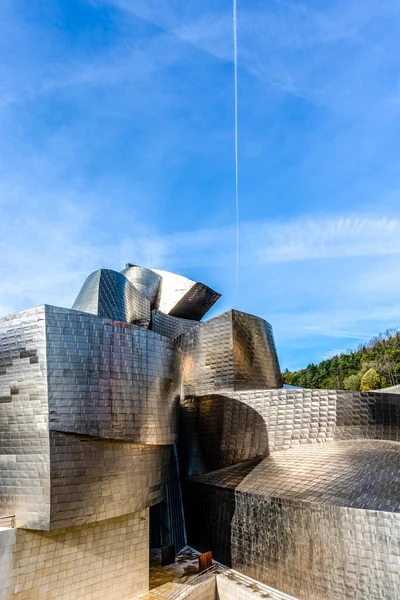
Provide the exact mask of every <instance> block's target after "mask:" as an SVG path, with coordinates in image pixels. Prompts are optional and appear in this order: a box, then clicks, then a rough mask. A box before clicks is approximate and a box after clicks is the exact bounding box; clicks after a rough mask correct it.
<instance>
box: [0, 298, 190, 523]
mask: <svg viewBox="0 0 400 600" xmlns="http://www.w3.org/2000/svg"><path fill="white" fill-rule="evenodd" d="M0 373H1V374H0V397H1V402H0V444H1V453H0V512H1V513H2V514H4V513H7V514H16V521H17V526H18V527H22V526H23V527H28V528H31V529H51V528H54V527H65V526H67V525H69V526H72V525H76V524H82V523H88V522H91V521H95V520H98V519H106V518H110V517H111V516H117V515H120V514H127V513H128V512H134V511H136V510H140V509H142V508H145V507H148V506H150V505H152V504H154V503H156V502H159V501H161V500H162V498H163V490H164V483H165V478H166V475H167V469H168V461H169V456H170V452H171V446H170V445H168V444H172V443H173V441H174V440H175V438H176V427H177V423H176V419H177V412H176V411H177V400H178V395H177V394H178V393H179V373H180V351H179V350H178V349H176V348H175V347H174V346H173V344H172V342H171V341H170V340H168V339H166V338H162V337H161V336H159V335H158V334H156V333H154V332H151V331H147V330H144V329H141V328H139V327H136V326H134V325H128V324H124V323H121V322H116V321H113V320H111V319H105V318H101V317H97V316H94V315H89V314H84V313H79V312H77V311H73V310H68V309H62V308H57V307H51V306H41V307H38V308H34V309H30V310H27V311H22V312H20V313H15V314H13V315H9V316H7V317H4V318H3V319H0ZM61 431H64V432H68V433H60V432H61ZM78 434H85V436H86V437H83V436H81V435H78ZM101 437H102V438H103V440H101V439H99V438H101ZM105 438H106V439H105ZM116 440H121V441H116ZM131 441H135V442H140V443H129V442H131Z"/></svg>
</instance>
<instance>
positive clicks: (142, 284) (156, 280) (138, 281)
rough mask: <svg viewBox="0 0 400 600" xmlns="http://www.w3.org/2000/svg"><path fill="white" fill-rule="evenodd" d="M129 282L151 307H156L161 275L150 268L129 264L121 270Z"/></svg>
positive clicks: (158, 302)
mask: <svg viewBox="0 0 400 600" xmlns="http://www.w3.org/2000/svg"><path fill="white" fill-rule="evenodd" d="M121 273H122V274H123V275H125V277H126V278H127V279H128V281H130V282H131V284H132V285H133V286H134V287H135V288H136V289H137V290H138V291H139V292H140V293H141V294H142V296H144V297H145V298H147V300H148V301H149V302H150V306H151V309H152V310H153V309H157V308H158V306H159V304H160V293H161V281H162V280H161V276H160V275H158V274H157V273H156V272H155V271H152V270H151V269H146V268H145V267H139V265H131V264H130V263H128V264H127V265H126V268H125V269H124V270H123V271H121Z"/></svg>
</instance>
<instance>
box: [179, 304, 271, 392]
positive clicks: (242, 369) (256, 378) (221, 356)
mask: <svg viewBox="0 0 400 600" xmlns="http://www.w3.org/2000/svg"><path fill="white" fill-rule="evenodd" d="M177 344H178V345H179V347H180V348H182V351H183V380H182V385H183V394H184V395H185V396H194V395H202V394H207V393H212V392H222V391H236V390H248V389H263V388H264V389H265V388H275V387H281V386H282V377H281V372H280V368H279V361H278V356H277V353H276V348H275V342H274V337H273V332H272V327H271V325H270V324H269V323H267V322H266V321H264V319H260V318H259V317H254V316H253V315H249V314H246V313H242V312H240V311H237V310H230V311H228V312H226V313H223V314H222V315H219V316H218V317H215V318H213V319H210V320H208V321H205V322H204V323H200V325H199V326H198V327H194V328H191V329H189V330H188V331H187V332H185V333H183V334H181V335H180V336H179V337H178V338H177Z"/></svg>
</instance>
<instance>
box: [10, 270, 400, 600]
mask: <svg viewBox="0 0 400 600" xmlns="http://www.w3.org/2000/svg"><path fill="white" fill-rule="evenodd" d="M218 298H219V294H217V293H216V292H214V291H213V290H211V288H208V287H207V286H205V285H204V284H201V283H196V282H194V281H191V280H189V279H187V278H185V277H181V276H179V275H175V274H173V273H168V272H166V271H156V270H152V269H145V268H142V267H139V266H137V265H131V264H129V265H128V266H127V268H126V269H125V270H124V271H123V272H122V273H118V272H116V271H112V270H109V269H100V270H98V271H95V272H94V273H92V274H91V275H90V276H89V277H88V279H87V280H86V282H85V283H84V285H83V287H82V289H81V292H80V293H79V295H78V298H77V300H76V301H75V304H74V307H73V308H74V309H73V310H69V309H64V308H56V307H53V306H39V307H36V308H33V309H29V310H26V311H21V312H19V313H15V314H12V315H8V316H6V317H4V318H1V319H0V517H1V516H2V515H8V516H9V518H8V520H7V523H9V524H8V525H7V527H1V523H2V522H4V521H2V520H1V519H0V575H1V578H0V579H1V584H0V600H30V598H32V599H37V600H41V598H43V599H44V600H47V599H49V600H51V599H57V600H71V598H74V600H87V599H88V598H91V599H92V600H95V599H96V600H132V599H133V598H136V597H137V596H139V595H141V594H143V593H144V592H146V591H147V590H148V587H149V576H148V552H149V530H151V539H152V543H154V544H163V545H165V544H168V545H169V544H174V545H175V547H176V549H178V548H179V547H181V546H183V545H184V544H185V543H186V529H187V532H188V541H189V543H191V544H192V545H193V546H195V547H197V548H199V549H200V550H211V551H212V553H213V556H214V557H215V558H216V559H218V560H219V561H221V562H223V563H225V564H227V565H231V566H233V567H234V568H235V569H237V570H238V571H240V572H242V573H244V574H247V575H249V576H251V577H253V578H255V579H256V580H258V581H260V582H265V583H268V585H273V586H274V587H276V588H278V589H279V590H282V592H285V593H289V594H291V595H293V596H294V597H296V598H298V599H299V600H365V599H366V598H368V600H395V599H397V598H398V590H399V588H400V568H399V567H400V562H399V556H400V552H399V548H400V484H399V482H400V445H399V442H400V393H398V392H399V390H398V388H397V387H395V388H392V389H387V390H382V391H381V392H344V391H339V390H306V389H283V388H282V379H281V373H280V367H279V361H278V357H277V352H276V348H275V343H274V337H273V332H272V327H271V326H270V325H269V323H267V322H266V321H265V320H264V319H261V318H259V317H256V316H253V315H249V314H246V313H242V312H240V311H237V310H231V311H228V312H226V313H223V314H221V315H219V316H218V317H215V318H213V319H210V320H208V321H202V322H199V321H200V319H201V318H202V317H203V316H204V315H205V314H206V312H207V311H208V310H209V309H210V308H211V306H212V305H213V304H214V303H215V301H216V300H217V299H218ZM151 311H152V312H151ZM150 315H151V318H150ZM178 423H179V436H178ZM177 454H179V458H180V464H178V461H177ZM180 476H181V478H182V481H183V488H182V489H183V501H184V509H185V510H184V511H183V506H182V494H181V485H180ZM149 515H150V517H149ZM183 515H185V516H183ZM149 520H150V521H151V523H150V524H149ZM13 523H16V526H17V528H16V529H10V524H11V525H12V524H13ZM149 525H150V527H149ZM211 583H213V582H211ZM256 588H257V586H256ZM207 590H208V592H207V593H209V596H208V597H209V598H214V597H213V596H212V593H213V591H214V592H215V582H214V584H213V585H210V586H207ZM260 590H261V588H260V589H258V588H257V589H256V591H257V592H259V593H258V597H259V595H260V594H261V591H260ZM192 591H193V592H194V595H193V596H192V595H190V597H191V598H192V597H193V598H194V596H196V598H200V597H201V595H200V588H196V589H195V590H192ZM248 592H249V586H248V585H247V587H246V588H245V593H246V598H247V597H248ZM218 593H219V592H218ZM179 594H180V595H181V596H182V598H183V597H184V596H183V595H182V592H181V591H179ZM261 595H262V594H261ZM235 596H236V589H235ZM188 597H189V596H188ZM226 597H230V596H226ZM237 597H238V598H239V595H238V596H237ZM275 597H276V598H280V593H279V594H278V592H277V595H276V596H274V598H275Z"/></svg>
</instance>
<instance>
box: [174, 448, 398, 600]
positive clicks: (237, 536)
mask: <svg viewBox="0 0 400 600" xmlns="http://www.w3.org/2000/svg"><path fill="white" fill-rule="evenodd" d="M399 476H400V458H399V449H398V443H397V442H388V441H373V440H365V441H349V442H346V441H340V442H327V443H325V444H319V445H311V444H305V445H304V446H297V447H295V448H291V449H289V450H285V451H282V452H277V453H274V454H272V455H271V456H269V457H267V458H265V459H264V460H263V461H262V462H261V463H259V464H257V463H254V462H253V463H250V464H249V463H247V464H246V463H241V464H238V465H235V466H232V467H228V468H226V469H221V470H219V471H215V472H213V473H209V474H207V475H202V476H200V477H195V478H194V479H193V480H192V481H191V483H190V484H188V489H187V493H186V505H185V506H186V517H187V524H188V535H189V541H190V543H192V544H193V543H196V544H197V545H199V546H200V547H201V546H202V545H206V547H211V548H212V549H213V553H214V556H215V557H216V559H217V560H220V561H223V562H225V564H230V565H232V567H233V568H235V569H237V570H239V571H241V572H242V573H244V574H246V575H249V576H250V577H253V578H255V579H257V580H258V581H261V582H268V585H271V586H272V587H274V588H276V589H279V590H282V591H283V592H285V593H288V594H290V593H292V594H293V595H294V594H296V597H297V598H300V599H301V600H322V599H325V598H327V599H329V600H330V599H332V600H339V599H343V598H346V599H349V600H350V599H351V598H355V599H357V600H362V599H364V598H368V599H373V600H379V599H383V598H385V599H393V600H394V599H395V598H396V597H397V594H398V590H399V586H400V570H399V555H398V552H397V548H398V543H399V539H400V502H399V500H400V495H399V484H398V481H399Z"/></svg>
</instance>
